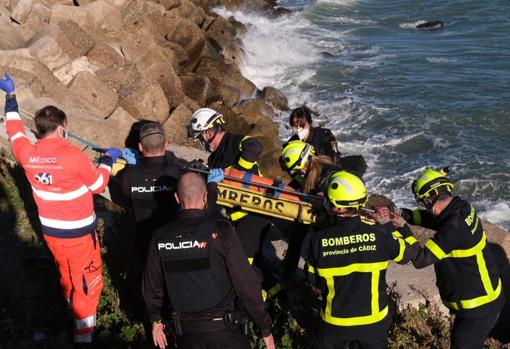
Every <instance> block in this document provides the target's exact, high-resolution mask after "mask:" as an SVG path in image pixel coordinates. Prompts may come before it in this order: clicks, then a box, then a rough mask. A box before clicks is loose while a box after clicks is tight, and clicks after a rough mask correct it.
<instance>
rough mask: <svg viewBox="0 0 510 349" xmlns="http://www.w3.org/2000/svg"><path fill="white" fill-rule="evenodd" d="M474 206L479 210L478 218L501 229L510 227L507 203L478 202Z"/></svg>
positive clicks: (509, 209)
mask: <svg viewBox="0 0 510 349" xmlns="http://www.w3.org/2000/svg"><path fill="white" fill-rule="evenodd" d="M474 205H475V206H477V207H479V208H480V209H481V210H480V211H481V212H480V217H482V218H484V219H486V220H488V221H489V222H491V223H493V224H497V225H500V226H503V227H509V226H510V204H509V203H508V202H507V201H497V202H494V201H488V200H484V201H480V202H475V203H474Z"/></svg>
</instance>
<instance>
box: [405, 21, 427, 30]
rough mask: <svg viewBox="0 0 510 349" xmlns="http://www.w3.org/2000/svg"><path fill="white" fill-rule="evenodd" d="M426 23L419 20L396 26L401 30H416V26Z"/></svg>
mask: <svg viewBox="0 0 510 349" xmlns="http://www.w3.org/2000/svg"><path fill="white" fill-rule="evenodd" d="M426 22H427V21H425V20H423V19H420V20H419V21H416V22H406V23H401V24H399V25H398V26H399V27H400V28H402V29H416V26H417V25H420V24H423V23H426Z"/></svg>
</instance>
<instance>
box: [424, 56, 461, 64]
mask: <svg viewBox="0 0 510 349" xmlns="http://www.w3.org/2000/svg"><path fill="white" fill-rule="evenodd" d="M425 60H426V61H427V62H430V63H438V64H443V63H446V64H454V63H458V62H459V60H457V59H455V58H446V57H425Z"/></svg>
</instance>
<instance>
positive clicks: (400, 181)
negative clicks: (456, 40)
mask: <svg viewBox="0 0 510 349" xmlns="http://www.w3.org/2000/svg"><path fill="white" fill-rule="evenodd" d="M320 2H328V3H336V4H344V3H352V4H354V3H355V2H354V1H353V2H350V1H347V2H345V1H326V0H324V1H320ZM312 6H315V5H312ZM217 12H218V13H220V14H221V15H224V16H227V17H228V16H231V15H234V16H235V17H236V19H237V20H239V21H241V22H242V23H245V24H248V25H250V26H249V27H250V28H251V29H250V30H249V31H248V32H247V33H245V34H243V35H242V36H241V39H242V42H243V45H244V50H245V52H246V59H245V61H244V63H243V66H242V67H241V68H242V72H243V74H244V75H245V76H246V77H248V78H249V79H250V80H252V81H253V82H254V83H255V84H256V85H257V87H259V88H263V87H265V86H268V85H270V86H274V87H276V88H279V89H281V90H282V91H283V92H284V93H285V94H286V96H287V98H288V100H289V105H290V107H291V108H293V107H296V106H298V105H301V104H303V103H307V105H308V106H309V107H310V108H311V109H312V110H315V111H317V112H319V113H320V116H318V117H314V121H316V122H317V123H318V124H321V125H324V126H325V127H328V128H331V129H332V131H333V133H334V134H335V136H336V137H337V139H339V141H340V144H339V146H340V149H341V151H342V152H343V153H344V154H347V155H351V154H362V155H363V156H364V157H365V160H366V161H367V163H368V165H369V167H368V171H367V173H366V175H365V176H364V180H366V183H367V187H368V188H369V191H370V192H371V193H380V194H384V195H387V196H388V197H390V198H391V199H392V200H394V202H395V203H396V204H397V205H399V206H404V207H414V206H415V204H416V203H415V201H414V198H413V195H412V193H411V190H410V186H411V183H412V182H413V180H414V179H416V178H417V177H418V176H419V174H420V173H421V171H422V170H423V168H419V167H417V166H416V164H414V165H413V167H412V169H402V166H399V168H398V169H395V170H391V167H390V168H388V161H390V163H391V161H393V162H395V161H399V160H398V159H399V156H400V155H399V153H398V151H395V147H397V146H398V145H399V144H402V143H403V142H406V141H410V140H412V139H414V138H416V137H422V136H425V137H426V138H427V139H431V140H432V142H433V146H434V148H439V149H448V148H450V146H451V144H450V143H449V141H448V140H446V139H444V138H441V137H439V136H435V137H432V138H429V137H428V134H426V133H425V134H422V133H420V132H418V133H417V132H412V131H411V130H412V128H410V129H409V132H408V133H404V134H402V135H399V136H398V137H395V134H394V133H388V134H386V133H385V132H380V133H379V134H376V135H374V134H373V132H372V131H369V129H370V127H373V124H374V122H375V123H377V122H379V121H378V120H377V119H378V118H381V117H387V116H388V114H390V115H391V114H398V107H395V108H396V110H395V108H386V107H382V106H378V105H377V101H375V103H374V101H367V100H363V98H362V96H361V95H358V94H357V93H356V89H355V87H356V86H350V85H349V84H348V82H345V83H343V82H336V84H338V86H345V89H343V90H342V91H338V92H334V91H331V90H330V86H329V85H328V84H329V82H328V80H327V79H324V78H323V77H321V76H320V74H321V70H320V68H321V63H322V62H324V58H323V57H322V56H321V54H320V52H329V53H332V54H333V55H335V56H334V57H331V58H326V59H327V60H332V61H334V62H336V61H338V62H339V64H338V70H337V71H336V72H335V73H336V74H339V75H340V76H341V74H342V73H343V74H345V75H346V76H349V75H351V76H352V75H353V74H356V73H357V71H359V69H371V68H372V67H375V66H377V65H381V64H383V63H384V62H385V61H387V60H389V59H393V58H394V56H391V55H388V54H387V53H386V52H384V51H383V50H382V49H381V48H380V47H378V46H376V45H374V46H370V45H364V46H363V45H360V44H357V43H356V42H354V43H353V41H352V37H351V35H352V34H351V32H350V31H349V30H338V27H335V29H333V30H330V29H328V28H327V26H326V27H322V26H321V25H320V23H318V24H316V23H314V22H313V21H312V19H308V18H309V17H308V15H307V10H305V11H296V12H295V13H293V14H291V15H289V16H283V17H280V18H276V19H275V18H271V19H269V18H266V17H263V16H261V15H257V14H253V13H251V14H243V13H241V12H229V11H227V10H225V9H219V10H217ZM308 13H309V12H308ZM344 20H345V19H338V20H337V21H338V22H341V21H344ZM328 21H331V18H328V19H325V20H324V22H328ZM424 22H425V21H423V20H421V21H417V22H414V23H402V24H400V27H401V28H403V29H414V28H415V27H416V26H417V25H419V24H421V23H424ZM442 58H443V57H429V59H432V63H445V64H452V63H454V62H450V61H443V62H441V59H442ZM437 59H439V60H437ZM434 60H435V61H434ZM329 64H330V66H331V63H329ZM346 80H347V79H346ZM361 85H363V82H361ZM388 109H393V110H388ZM287 120H288V112H277V116H276V118H275V121H277V122H278V123H279V124H280V134H281V136H282V138H283V139H286V138H287V137H288V136H290V133H291V131H290V130H289V129H288V128H287V127H286V125H287ZM443 121H444V122H447V121H448V120H447V119H445V120H442V121H441V122H443ZM421 122H423V123H424V127H423V129H429V128H430V127H427V126H431V125H430V124H431V123H433V121H431V120H428V119H426V118H425V119H424V120H421ZM366 125H368V126H369V127H365V126H366ZM401 126H402V125H401ZM439 161H440V160H439ZM459 161H460V160H459ZM452 162H457V160H456V156H453V155H452ZM424 165H427V166H432V167H440V166H443V165H445V164H440V163H437V164H434V163H427V164H424ZM462 165H463V164H462V163H459V166H462ZM490 185H491V184H489V183H478V184H477V185H476V186H475V189H473V191H471V190H470V189H469V188H470V187H469V184H468V183H467V182H466V183H462V182H461V183H459V187H466V188H467V189H466V190H465V191H461V192H460V195H461V196H463V197H466V198H474V199H473V203H476V204H477V205H478V206H477V208H478V207H479V213H480V215H481V216H482V217H485V218H487V219H488V220H490V221H492V222H494V223H496V224H501V225H503V226H506V227H509V226H510V220H509V219H507V218H505V217H510V212H509V211H510V208H509V206H508V203H504V202H500V201H498V200H499V198H500V197H501V196H498V195H497V194H495V193H496V191H495V188H490ZM505 190H506V191H508V188H507V189H505ZM505 190H503V191H505ZM487 197H489V199H487V200H486V202H481V201H480V200H478V199H477V198H484V199H485V198H487ZM477 200H478V201H477Z"/></svg>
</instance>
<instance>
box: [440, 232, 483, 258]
mask: <svg viewBox="0 0 510 349" xmlns="http://www.w3.org/2000/svg"><path fill="white" fill-rule="evenodd" d="M486 243H487V236H486V235H485V232H484V233H483V235H482V238H481V239H480V241H479V242H478V243H477V244H476V245H475V246H473V247H471V248H468V249H465V250H453V251H451V252H450V253H449V254H448V256H447V257H453V258H465V257H472V256H475V255H476V254H478V252H480V251H482V250H483V249H484V247H485V245H486ZM484 263H485V261H484Z"/></svg>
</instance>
